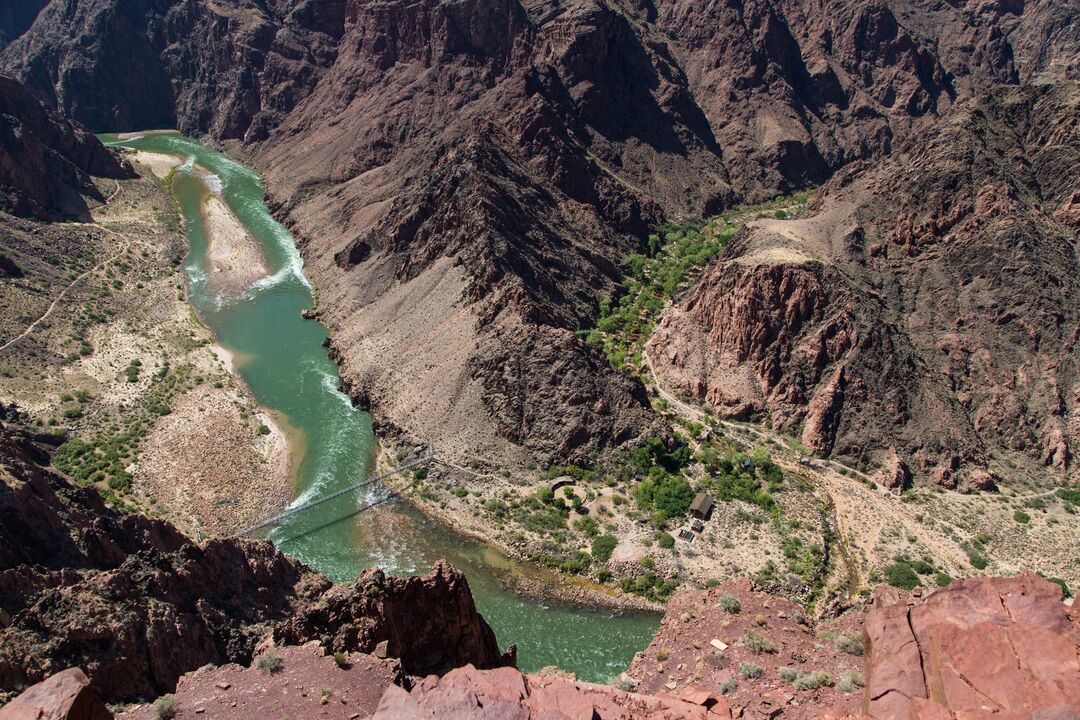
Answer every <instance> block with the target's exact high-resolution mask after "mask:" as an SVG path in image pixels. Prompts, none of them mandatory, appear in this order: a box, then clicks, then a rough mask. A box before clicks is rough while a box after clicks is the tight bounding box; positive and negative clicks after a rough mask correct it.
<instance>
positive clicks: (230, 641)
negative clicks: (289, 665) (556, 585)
mask: <svg viewBox="0 0 1080 720" xmlns="http://www.w3.org/2000/svg"><path fill="white" fill-rule="evenodd" d="M0 442H2V448H0V463H2V465H0V468H2V478H3V483H0V518H3V523H2V530H0V533H2V535H0V538H2V539H3V548H4V552H3V553H2V554H0V688H2V690H3V691H6V692H11V691H17V690H21V689H23V688H25V687H27V686H28V685H30V684H32V683H35V682H38V681H40V680H43V679H45V678H46V677H48V676H49V675H51V674H53V673H55V672H58V671H60V670H63V669H65V668H67V667H71V666H73V665H78V666H79V667H81V668H82V669H83V670H84V671H85V672H86V674H87V676H88V677H89V679H90V682H91V685H92V687H93V688H94V690H95V691H96V692H98V693H99V694H100V695H101V696H102V697H103V698H105V699H106V700H108V701H110V702H120V701H131V700H136V699H140V698H153V697H156V696H158V695H160V694H162V693H164V692H169V691H171V690H173V689H174V688H175V686H176V682H177V680H178V679H179V678H180V676H181V675H182V674H183V673H185V672H188V671H191V670H194V669H195V668H198V667H201V666H202V665H205V664H207V663H214V664H224V663H229V662H239V663H242V664H249V663H250V662H251V660H252V657H253V655H254V653H255V650H256V647H257V646H258V645H259V643H260V642H263V641H265V640H267V639H270V638H273V637H277V638H278V639H279V640H280V641H281V642H290V643H295V644H303V643H306V642H308V641H310V640H316V639H321V636H322V634H323V633H324V632H332V633H336V635H335V640H334V647H335V649H338V648H340V649H343V650H364V651H371V650H374V649H375V647H376V646H377V645H378V644H379V643H380V642H384V641H385V642H387V643H388V644H389V646H390V649H389V652H392V653H394V654H395V656H396V657H399V658H400V661H401V662H402V664H403V667H407V668H409V670H410V671H412V672H415V673H417V674H427V673H429V672H436V671H444V670H446V669H447V668H448V667H450V666H452V665H453V664H456V663H464V662H472V663H476V664H479V665H482V666H492V665H498V664H501V663H503V662H507V661H512V656H510V657H509V658H505V657H504V656H503V655H502V653H501V652H499V650H498V648H497V647H496V645H495V637H494V634H493V633H492V631H491V629H490V628H489V627H488V626H487V624H486V623H485V622H484V620H483V619H482V618H481V617H480V616H479V614H478V613H477V612H476V608H475V605H473V602H472V596H471V594H470V593H469V588H468V583H467V582H466V581H465V579H464V577H463V576H462V575H461V574H460V573H458V572H457V571H456V570H454V569H453V568H451V567H449V566H448V565H446V564H437V565H436V567H435V568H434V570H433V573H432V574H431V575H429V576H427V577H426V578H410V579H407V580H403V579H398V578H386V577H384V576H383V575H382V574H381V573H380V572H379V571H369V572H368V573H367V574H365V575H363V576H361V577H360V578H359V579H358V580H357V581H355V582H354V583H351V584H347V585H343V586H339V587H336V588H334V587H333V586H332V585H331V583H330V582H329V581H328V580H327V579H326V578H324V577H322V576H321V575H319V574H318V573H316V572H314V571H312V570H310V569H308V568H307V567H305V566H304V565H302V564H301V563H299V562H297V561H295V560H293V559H291V558H288V557H287V556H285V555H283V554H282V553H280V552H278V551H277V550H276V549H275V548H274V547H273V546H272V545H271V544H270V543H269V542H267V541H254V540H239V539H231V538H230V539H219V540H210V541H206V542H204V543H201V544H195V543H193V542H192V541H190V540H189V539H188V538H186V537H184V536H183V535H181V534H180V533H179V532H177V531H176V530H175V528H173V527H172V526H171V525H169V524H167V523H165V522H163V521H159V520H151V519H148V518H144V517H142V516H139V515H132V514H127V513H121V512H118V511H116V510H113V509H111V508H109V507H107V506H105V505H104V503H102V501H101V500H100V498H99V497H98V495H97V494H96V493H95V492H94V491H92V490H89V489H85V488H80V487H76V486H73V485H72V484H70V483H69V482H68V481H67V480H65V479H63V478H62V477H60V476H59V475H57V474H56V473H54V472H53V471H51V470H49V469H47V468H44V467H42V466H41V465H40V464H39V463H40V462H42V461H43V460H47V455H46V456H45V457H42V455H41V453H40V452H38V451H35V450H34V448H33V445H32V444H31V443H29V441H28V440H27V439H26V438H25V437H21V436H19V435H18V434H17V433H15V432H13V431H11V430H9V429H7V428H0ZM421 619H423V621H422V622H421ZM327 622H333V623H334V627H333V628H332V629H330V630H328V628H327V627H326V625H325V623H327Z"/></svg>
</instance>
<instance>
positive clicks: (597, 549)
mask: <svg viewBox="0 0 1080 720" xmlns="http://www.w3.org/2000/svg"><path fill="white" fill-rule="evenodd" d="M618 544H619V541H618V540H616V539H615V536H614V535H601V536H599V537H597V538H594V539H593V541H592V556H593V557H594V558H596V559H597V560H598V561H599V562H607V561H608V560H610V559H611V554H612V553H613V552H615V546H616V545H618Z"/></svg>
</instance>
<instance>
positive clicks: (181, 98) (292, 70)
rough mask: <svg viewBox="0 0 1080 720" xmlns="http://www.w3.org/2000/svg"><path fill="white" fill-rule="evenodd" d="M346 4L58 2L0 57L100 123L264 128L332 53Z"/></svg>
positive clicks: (46, 93) (221, 133) (337, 0)
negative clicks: (135, 69)
mask: <svg viewBox="0 0 1080 720" xmlns="http://www.w3.org/2000/svg"><path fill="white" fill-rule="evenodd" d="M343 13H344V0H332V1H331V2H314V0H307V1H304V2H272V3H259V2H253V1H251V0H236V1H234V2H227V3H220V4H218V3H205V2H180V1H179V0H151V2H143V1H142V0H139V1H137V2H136V1H133V0H94V1H92V2H79V3H70V2H64V1H59V0H54V1H53V2H50V3H48V5H47V6H45V7H44V9H42V10H41V11H40V12H39V13H38V14H37V16H36V20H35V21H34V23H33V25H31V26H30V27H29V28H28V29H27V30H26V31H25V32H24V33H23V34H22V35H21V36H20V37H18V38H16V39H14V40H12V41H11V42H10V43H9V45H8V47H6V48H5V49H4V50H3V53H2V54H0V65H2V66H3V67H5V68H7V69H9V70H10V71H11V72H12V73H13V74H15V75H16V76H17V77H18V78H19V79H20V80H22V81H23V82H24V83H25V84H26V85H27V86H28V87H29V88H30V89H31V90H32V91H33V92H35V93H36V94H37V95H39V96H40V97H42V98H43V99H45V100H46V101H47V102H49V103H50V104H52V105H54V106H55V107H57V108H59V109H61V110H62V111H63V112H64V114H66V115H68V116H69V117H72V118H74V119H76V120H78V121H80V122H82V123H84V124H86V125H87V126H89V127H90V128H91V129H93V130H96V131H104V130H127V129H136V130H138V129H147V128H171V127H176V128H179V129H180V130H181V131H182V132H185V133H187V134H193V135H198V134H203V133H209V134H211V135H213V136H214V137H217V138H241V137H245V135H246V136H248V137H249V138H261V137H265V134H266V132H267V131H268V129H269V128H270V127H272V126H273V125H275V124H276V123H277V122H278V121H279V120H280V118H281V117H282V116H283V115H284V113H287V112H288V111H289V110H291V109H292V107H293V105H294V104H295V102H296V101H297V99H298V98H300V97H302V96H303V95H305V94H306V93H307V92H308V91H309V90H310V88H311V87H312V86H313V85H314V83H315V81H316V80H317V79H318V77H319V74H320V70H321V69H322V68H324V67H326V66H328V65H329V64H330V63H331V62H332V61H333V57H334V43H335V41H336V38H337V37H338V36H340V34H341V31H342V22H343V19H344V16H343ZM134 68H137V69H138V71H137V72H135V71H133V69H134Z"/></svg>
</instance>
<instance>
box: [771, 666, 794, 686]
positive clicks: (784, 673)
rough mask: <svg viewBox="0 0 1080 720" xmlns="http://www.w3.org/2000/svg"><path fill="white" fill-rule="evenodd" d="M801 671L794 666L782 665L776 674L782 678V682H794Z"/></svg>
mask: <svg viewBox="0 0 1080 720" xmlns="http://www.w3.org/2000/svg"><path fill="white" fill-rule="evenodd" d="M799 675H800V673H799V671H798V670H796V669H795V668H793V667H782V668H779V669H778V670H777V671H776V676H777V677H778V678H780V681H781V682H786V683H793V682H795V678H797V677H799Z"/></svg>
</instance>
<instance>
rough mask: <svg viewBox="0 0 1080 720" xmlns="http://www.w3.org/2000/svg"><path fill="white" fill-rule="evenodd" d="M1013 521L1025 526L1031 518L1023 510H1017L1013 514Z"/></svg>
mask: <svg viewBox="0 0 1080 720" xmlns="http://www.w3.org/2000/svg"><path fill="white" fill-rule="evenodd" d="M1013 520H1015V521H1016V522H1018V523H1020V524H1021V525H1027V524H1028V523H1029V522H1031V516H1030V515H1028V514H1027V513H1026V512H1024V511H1023V510H1017V511H1016V512H1014V513H1013Z"/></svg>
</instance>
